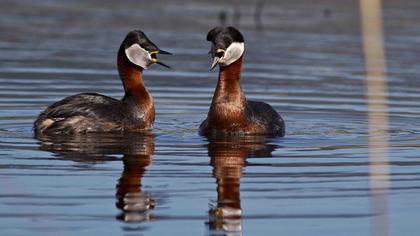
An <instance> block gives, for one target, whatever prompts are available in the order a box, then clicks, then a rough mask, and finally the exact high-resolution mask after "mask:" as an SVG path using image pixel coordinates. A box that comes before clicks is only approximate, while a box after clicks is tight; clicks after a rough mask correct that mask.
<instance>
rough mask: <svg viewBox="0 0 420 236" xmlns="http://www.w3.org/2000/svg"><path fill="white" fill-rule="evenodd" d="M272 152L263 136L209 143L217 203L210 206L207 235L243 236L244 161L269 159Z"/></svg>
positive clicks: (229, 138)
mask: <svg viewBox="0 0 420 236" xmlns="http://www.w3.org/2000/svg"><path fill="white" fill-rule="evenodd" d="M274 148H275V146H274V145H268V144H266V137H264V136H246V137H223V138H211V139H209V144H208V154H209V156H210V157H211V161H210V163H211V165H212V166H213V176H214V177H215V178H216V183H217V201H216V202H215V203H214V204H210V209H209V220H208V235H242V207H241V196H240V180H241V177H242V175H243V168H244V166H245V165H246V158H248V157H269V156H271V152H272V151H273V150H274Z"/></svg>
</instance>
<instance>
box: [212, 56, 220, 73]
mask: <svg viewBox="0 0 420 236" xmlns="http://www.w3.org/2000/svg"><path fill="white" fill-rule="evenodd" d="M219 61H220V57H214V59H213V63H212V64H211V66H210V71H212V70H213V69H214V67H216V66H217V64H218V63H219Z"/></svg>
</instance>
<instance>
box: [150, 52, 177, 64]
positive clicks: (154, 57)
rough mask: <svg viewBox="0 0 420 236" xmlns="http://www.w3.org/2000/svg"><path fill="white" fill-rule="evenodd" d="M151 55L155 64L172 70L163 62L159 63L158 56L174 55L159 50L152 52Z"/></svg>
mask: <svg viewBox="0 0 420 236" xmlns="http://www.w3.org/2000/svg"><path fill="white" fill-rule="evenodd" d="M150 54H151V57H152V61H153V62H154V63H157V64H159V65H161V66H164V67H166V68H169V69H172V68H171V67H170V66H168V65H166V64H165V63H163V62H161V61H159V60H158V59H157V58H156V54H164V55H172V53H170V52H167V51H163V50H160V49H159V50H158V51H154V52H151V53H150Z"/></svg>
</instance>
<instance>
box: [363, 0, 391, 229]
mask: <svg viewBox="0 0 420 236" xmlns="http://www.w3.org/2000/svg"><path fill="white" fill-rule="evenodd" d="M360 12H361V14H360V15H361V24H362V38H363V51H364V56H365V66H366V78H367V103H368V119H369V159H370V164H369V172H370V188H371V193H372V199H371V205H372V212H373V214H374V217H373V221H372V235H375V236H376V235H378V236H379V235H381V236H384V235H385V236H386V235H388V234H389V230H388V227H389V222H388V215H387V190H388V187H389V166H388V112H387V111H388V107H387V82H386V62H385V61H386V60H385V52H384V38H383V24H382V9H381V0H360Z"/></svg>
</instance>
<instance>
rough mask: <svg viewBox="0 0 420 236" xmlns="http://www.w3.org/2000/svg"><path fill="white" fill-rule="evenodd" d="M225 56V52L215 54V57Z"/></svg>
mask: <svg viewBox="0 0 420 236" xmlns="http://www.w3.org/2000/svg"><path fill="white" fill-rule="evenodd" d="M224 54H225V52H224V51H220V52H217V53H216V57H219V58H220V57H223V55H224Z"/></svg>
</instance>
